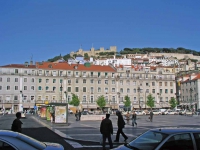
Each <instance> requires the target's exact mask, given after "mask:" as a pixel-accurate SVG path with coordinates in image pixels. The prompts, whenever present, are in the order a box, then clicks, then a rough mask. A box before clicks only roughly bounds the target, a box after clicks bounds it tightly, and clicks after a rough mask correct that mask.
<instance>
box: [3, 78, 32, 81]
mask: <svg viewBox="0 0 200 150" xmlns="http://www.w3.org/2000/svg"><path fill="white" fill-rule="evenodd" d="M6 81H7V82H11V79H10V78H7V79H6ZM0 82H3V79H2V78H0ZM12 82H13V81H12ZM14 82H19V78H14ZM24 82H28V79H27V78H24ZM31 82H35V79H34V78H31Z"/></svg>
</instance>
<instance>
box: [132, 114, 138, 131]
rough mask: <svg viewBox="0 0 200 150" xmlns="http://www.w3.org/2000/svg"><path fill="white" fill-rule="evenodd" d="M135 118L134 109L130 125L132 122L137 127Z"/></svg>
mask: <svg viewBox="0 0 200 150" xmlns="http://www.w3.org/2000/svg"><path fill="white" fill-rule="evenodd" d="M136 119H137V114H136V113H135V111H133V114H132V126H134V124H135V125H136V127H137V122H136Z"/></svg>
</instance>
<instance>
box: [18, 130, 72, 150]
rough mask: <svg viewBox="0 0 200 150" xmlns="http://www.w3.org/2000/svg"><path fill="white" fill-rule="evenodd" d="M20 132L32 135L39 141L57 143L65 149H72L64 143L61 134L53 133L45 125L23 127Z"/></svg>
mask: <svg viewBox="0 0 200 150" xmlns="http://www.w3.org/2000/svg"><path fill="white" fill-rule="evenodd" d="M22 133H23V134H25V135H28V136H30V137H33V138H35V139H37V140H39V141H43V142H52V143H59V144H61V145H62V146H63V147H64V148H65V150H72V149H74V148H73V147H72V146H71V145H69V144H68V143H66V142H65V140H64V139H63V138H62V137H61V136H59V135H57V134H56V133H54V132H53V131H51V130H50V129H48V128H46V127H41V128H23V129H22Z"/></svg>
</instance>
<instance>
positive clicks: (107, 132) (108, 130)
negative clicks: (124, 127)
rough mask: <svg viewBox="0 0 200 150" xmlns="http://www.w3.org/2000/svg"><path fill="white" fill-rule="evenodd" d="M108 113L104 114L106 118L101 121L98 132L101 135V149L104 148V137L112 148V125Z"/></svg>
mask: <svg viewBox="0 0 200 150" xmlns="http://www.w3.org/2000/svg"><path fill="white" fill-rule="evenodd" d="M109 117H110V114H106V118H105V119H103V120H102V121H101V126H100V132H101V134H102V136H103V150H105V149H106V148H105V143H106V138H108V142H109V145H110V149H111V148H113V144H112V139H111V134H113V125H112V121H111V120H110V119H109Z"/></svg>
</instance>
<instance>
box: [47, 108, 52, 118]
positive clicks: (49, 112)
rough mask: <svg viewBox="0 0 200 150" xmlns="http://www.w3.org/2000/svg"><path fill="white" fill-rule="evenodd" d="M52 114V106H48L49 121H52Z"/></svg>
mask: <svg viewBox="0 0 200 150" xmlns="http://www.w3.org/2000/svg"><path fill="white" fill-rule="evenodd" d="M51 112H52V107H51V106H47V113H46V116H47V120H51Z"/></svg>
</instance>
